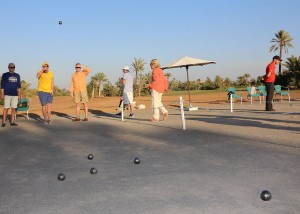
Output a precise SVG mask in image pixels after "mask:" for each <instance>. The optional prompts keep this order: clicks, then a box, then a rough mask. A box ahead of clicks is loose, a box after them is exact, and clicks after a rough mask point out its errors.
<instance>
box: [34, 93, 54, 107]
mask: <svg viewBox="0 0 300 214" xmlns="http://www.w3.org/2000/svg"><path fill="white" fill-rule="evenodd" d="M38 94H39V98H40V102H41V105H42V106H45V105H47V104H51V103H52V101H53V96H52V95H51V94H50V93H47V92H43V91H39V93H38Z"/></svg>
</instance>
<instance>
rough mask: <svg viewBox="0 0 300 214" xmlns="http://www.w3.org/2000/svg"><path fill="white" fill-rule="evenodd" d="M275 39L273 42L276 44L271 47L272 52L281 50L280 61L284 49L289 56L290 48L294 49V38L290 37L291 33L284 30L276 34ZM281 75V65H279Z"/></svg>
mask: <svg viewBox="0 0 300 214" xmlns="http://www.w3.org/2000/svg"><path fill="white" fill-rule="evenodd" d="M275 37H276V38H273V39H272V40H271V42H274V43H275V44H274V45H272V46H271V48H270V52H272V51H277V50H278V48H279V56H280V59H281V58H282V49H284V52H285V53H286V54H288V48H293V45H292V43H291V42H292V40H293V38H292V37H291V36H290V34H289V32H285V31H284V30H280V31H278V33H275ZM279 74H281V63H279Z"/></svg>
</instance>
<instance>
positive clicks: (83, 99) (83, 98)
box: [70, 63, 91, 121]
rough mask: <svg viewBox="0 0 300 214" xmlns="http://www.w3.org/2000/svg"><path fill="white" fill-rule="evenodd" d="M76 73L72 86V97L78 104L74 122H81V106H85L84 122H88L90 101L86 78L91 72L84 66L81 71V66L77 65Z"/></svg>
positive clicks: (72, 79)
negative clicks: (88, 104) (88, 103)
mask: <svg viewBox="0 0 300 214" xmlns="http://www.w3.org/2000/svg"><path fill="white" fill-rule="evenodd" d="M75 69H76V72H75V73H74V74H73V75H72V78H71V86H70V96H71V97H74V102H75V103H76V118H75V119H74V120H73V121H80V104H81V103H82V104H83V106H84V114H85V118H84V119H83V121H88V106H87V102H88V101H89V98H88V95H87V90H86V77H87V75H88V74H89V73H90V72H91V69H89V68H88V67H86V66H83V70H81V64H80V63H76V65H75Z"/></svg>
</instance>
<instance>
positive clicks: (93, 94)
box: [92, 86, 95, 98]
mask: <svg viewBox="0 0 300 214" xmlns="http://www.w3.org/2000/svg"><path fill="white" fill-rule="evenodd" d="M94 96H95V87H94V86H93V90H92V98H94Z"/></svg>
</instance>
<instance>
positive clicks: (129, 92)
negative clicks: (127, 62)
mask: <svg viewBox="0 0 300 214" xmlns="http://www.w3.org/2000/svg"><path fill="white" fill-rule="evenodd" d="M122 70H123V73H124V75H123V78H122V84H123V86H124V87H123V95H122V96H123V102H124V104H125V105H126V104H127V105H128V106H129V109H130V114H129V117H134V114H133V76H132V74H131V73H130V71H129V67H128V66H125V67H124V68H123V69H122ZM120 115H121V113H118V114H117V116H120Z"/></svg>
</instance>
